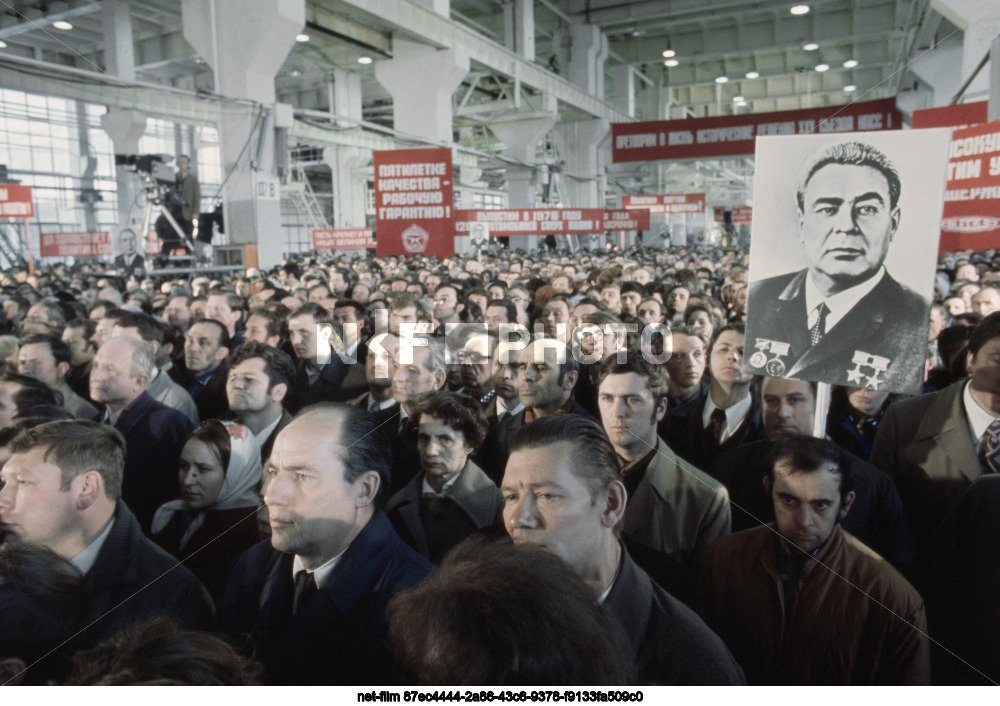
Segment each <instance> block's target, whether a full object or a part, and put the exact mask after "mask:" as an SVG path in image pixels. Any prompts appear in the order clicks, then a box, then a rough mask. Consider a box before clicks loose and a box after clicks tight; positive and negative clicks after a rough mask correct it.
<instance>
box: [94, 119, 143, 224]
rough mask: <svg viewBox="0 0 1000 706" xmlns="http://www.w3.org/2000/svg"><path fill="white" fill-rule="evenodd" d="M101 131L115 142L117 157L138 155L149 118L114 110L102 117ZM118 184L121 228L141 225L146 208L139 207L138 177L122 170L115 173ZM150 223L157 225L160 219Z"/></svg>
mask: <svg viewBox="0 0 1000 706" xmlns="http://www.w3.org/2000/svg"><path fill="white" fill-rule="evenodd" d="M101 127H102V128H104V132H106V133H108V137H110V138H111V142H112V143H113V144H114V148H115V154H122V155H136V154H138V153H139V138H140V137H142V133H143V132H145V131H146V115H145V113H140V112H139V111H137V110H120V109H117V108H112V109H110V110H108V112H107V113H105V114H104V115H102V116H101ZM115 181H116V182H117V185H118V189H117V190H118V225H125V224H131V225H141V224H142V217H143V214H144V213H145V204H143V205H142V206H137V205H136V196H137V195H138V187H139V183H138V179H137V177H136V173H135V172H134V171H127V170H125V169H122V168H120V167H119V168H117V169H115ZM150 220H151V221H155V220H156V215H155V214H154V215H153V217H152V218H151V219H150ZM143 235H144V236H145V234H143Z"/></svg>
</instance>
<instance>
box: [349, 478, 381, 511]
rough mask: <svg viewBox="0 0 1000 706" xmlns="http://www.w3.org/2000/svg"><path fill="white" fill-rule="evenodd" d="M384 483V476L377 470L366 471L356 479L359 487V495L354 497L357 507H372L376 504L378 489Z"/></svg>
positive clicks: (356, 484) (357, 487)
mask: <svg viewBox="0 0 1000 706" xmlns="http://www.w3.org/2000/svg"><path fill="white" fill-rule="evenodd" d="M381 485H382V478H381V477H380V476H379V474H378V473H376V472H375V471H365V472H364V473H362V474H361V475H360V476H358V478H357V479H356V480H355V481H354V487H355V488H356V489H357V493H358V494H357V497H355V499H354V505H355V507H359V508H362V507H370V506H372V505H374V504H375V498H376V496H378V489H379V488H380V487H381Z"/></svg>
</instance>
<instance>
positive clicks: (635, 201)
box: [622, 194, 705, 214]
mask: <svg viewBox="0 0 1000 706" xmlns="http://www.w3.org/2000/svg"><path fill="white" fill-rule="evenodd" d="M622 208H625V209H633V208H645V209H649V212H650V213H655V214H663V213H701V212H702V211H704V210H705V194H658V195H655V196H622Z"/></svg>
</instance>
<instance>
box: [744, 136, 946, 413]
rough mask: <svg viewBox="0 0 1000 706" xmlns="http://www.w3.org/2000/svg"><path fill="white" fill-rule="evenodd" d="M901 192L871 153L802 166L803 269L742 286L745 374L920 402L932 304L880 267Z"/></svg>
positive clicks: (832, 153)
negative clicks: (883, 392) (745, 297)
mask: <svg viewBox="0 0 1000 706" xmlns="http://www.w3.org/2000/svg"><path fill="white" fill-rule="evenodd" d="M900 189H901V185H900V181H899V174H898V173H897V172H896V169H895V167H894V166H893V165H892V163H891V162H889V160H888V159H887V158H886V156H885V155H884V154H882V153H881V152H879V151H878V150H876V149H874V148H873V147H871V146H870V145H866V144H863V143H860V142H847V143H841V144H837V145H834V146H832V147H830V148H827V149H825V150H824V151H823V152H821V153H820V154H818V155H815V156H814V157H813V158H812V159H811V160H810V162H809V163H808V164H807V165H806V169H805V171H804V172H803V176H802V179H801V181H800V182H799V185H798V192H797V199H798V218H799V238H800V240H801V242H802V245H803V249H804V252H805V255H806V258H807V259H808V261H809V267H808V268H807V269H805V270H801V271H799V272H792V273H788V274H785V275H779V276H777V277H771V278H769V279H765V280H762V281H757V282H754V283H752V284H751V285H750V296H749V311H748V315H747V321H748V322H749V326H748V330H747V337H748V338H749V340H750V341H753V342H754V347H755V348H756V349H757V350H756V352H755V353H753V354H752V355H750V356H749V359H748V362H749V364H750V365H749V367H750V369H752V370H753V372H755V373H758V374H764V373H766V374H768V375H773V376H777V377H785V376H788V377H796V378H799V379H804V380H815V381H821V382H829V383H833V384H836V385H854V386H861V387H870V388H872V389H879V388H880V387H887V388H889V389H891V390H894V391H897V392H908V393H911V394H917V393H919V392H920V384H921V382H922V381H923V371H924V361H925V359H926V356H927V326H928V321H929V318H930V303H929V302H928V301H927V300H926V299H924V298H923V297H921V296H920V295H919V294H917V293H916V292H913V291H911V290H910V289H908V288H907V287H905V286H903V285H901V284H899V282H897V281H896V280H894V279H893V278H892V277H891V276H890V275H889V273H888V272H886V270H885V267H884V266H883V263H884V262H885V258H886V255H887V254H888V252H889V245H890V244H891V242H892V239H893V237H894V236H895V235H896V229H897V228H898V227H899V219H900V210H899V193H900Z"/></svg>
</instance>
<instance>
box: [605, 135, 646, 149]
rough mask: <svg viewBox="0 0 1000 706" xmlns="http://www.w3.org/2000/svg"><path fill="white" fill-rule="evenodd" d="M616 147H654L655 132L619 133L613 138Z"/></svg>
mask: <svg viewBox="0 0 1000 706" xmlns="http://www.w3.org/2000/svg"><path fill="white" fill-rule="evenodd" d="M615 144H616V145H617V147H618V149H633V148H636V147H656V133H653V132H649V133H643V134H641V135H619V136H618V139H617V140H615Z"/></svg>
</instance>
